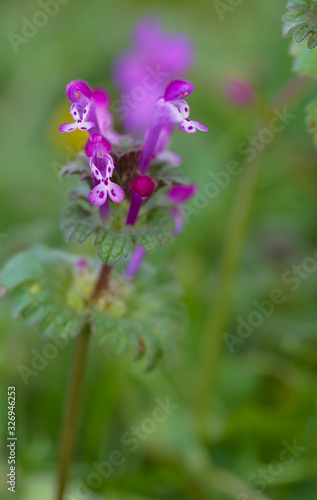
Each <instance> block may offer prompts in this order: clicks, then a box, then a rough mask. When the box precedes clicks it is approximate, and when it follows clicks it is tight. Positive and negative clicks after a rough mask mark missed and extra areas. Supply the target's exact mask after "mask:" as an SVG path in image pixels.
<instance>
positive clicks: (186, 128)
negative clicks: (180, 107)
mask: <svg viewBox="0 0 317 500" xmlns="http://www.w3.org/2000/svg"><path fill="white" fill-rule="evenodd" d="M179 129H180V130H182V131H183V132H187V134H195V133H196V127H195V126H194V124H193V122H192V121H191V120H190V119H189V118H185V120H184V121H183V122H182V123H181V124H180V126H179Z"/></svg>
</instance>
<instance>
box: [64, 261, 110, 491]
mask: <svg viewBox="0 0 317 500" xmlns="http://www.w3.org/2000/svg"><path fill="white" fill-rule="evenodd" d="M110 273H111V267H110V266H108V265H106V264H103V266H102V268H101V271H100V274H99V277H98V280H97V282H96V285H95V288H94V291H93V293H92V296H91V299H92V300H96V299H98V297H99V296H100V294H101V293H102V292H103V291H104V290H106V289H107V288H108V285H109V276H110ZM90 336H91V329H90V325H89V324H86V325H85V326H84V328H83V329H82V331H81V332H80V334H79V336H78V339H77V345H76V350H75V356H74V362H73V366H72V373H71V380H70V386H69V392H68V398H67V404H66V411H65V417H64V423H63V428H62V434H61V450H60V459H59V470H58V482H57V484H58V486H57V497H56V499H57V500H63V498H64V494H65V490H66V486H67V481H68V477H69V472H70V467H71V462H72V458H73V453H74V444H75V437H76V430H77V424H78V416H79V407H80V399H81V394H82V390H83V382H84V373H85V365H86V359H87V353H88V343H89V339H90Z"/></svg>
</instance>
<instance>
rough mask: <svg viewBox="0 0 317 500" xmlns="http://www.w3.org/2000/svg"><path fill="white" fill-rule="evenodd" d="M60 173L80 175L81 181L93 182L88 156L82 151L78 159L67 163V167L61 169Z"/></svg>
mask: <svg viewBox="0 0 317 500" xmlns="http://www.w3.org/2000/svg"><path fill="white" fill-rule="evenodd" d="M60 175H62V176H70V175H79V180H80V181H88V182H89V184H91V185H92V184H93V181H92V176H91V172H90V168H89V165H88V161H87V157H86V155H85V154H84V153H80V154H79V155H78V158H77V159H76V161H73V162H71V163H68V164H67V165H65V167H64V168H63V169H62V170H61V172H60Z"/></svg>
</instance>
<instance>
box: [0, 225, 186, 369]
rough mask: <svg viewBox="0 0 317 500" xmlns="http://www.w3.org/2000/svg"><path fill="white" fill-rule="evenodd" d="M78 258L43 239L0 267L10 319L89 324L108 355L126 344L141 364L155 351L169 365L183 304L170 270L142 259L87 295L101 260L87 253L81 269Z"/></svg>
mask: <svg viewBox="0 0 317 500" xmlns="http://www.w3.org/2000/svg"><path fill="white" fill-rule="evenodd" d="M107 237H109V233H107V234H104V238H107ZM100 244H101V242H100ZM116 245H119V243H118V242H117V243H116V242H115V241H114V240H113V241H112V244H111V245H110V247H111V248H112V250H111V251H110V254H111V255H112V252H114V255H116V257H115V258H118V255H119V253H120V252H122V251H123V249H124V247H125V244H120V245H119V247H120V250H116V251H114V248H116ZM106 246H108V243H107V245H106ZM107 252H108V253H109V251H108V250H107ZM112 258H113V257H112ZM77 262H78V257H76V256H70V255H68V254H65V253H64V252H60V251H57V250H53V249H50V248H47V247H45V246H43V245H37V246H35V247H33V248H31V249H30V250H27V251H25V252H22V253H20V254H18V255H16V256H15V257H13V258H12V259H11V260H10V261H9V262H8V263H7V264H6V266H5V267H4V269H3V270H2V271H1V273H0V285H1V286H2V287H4V289H5V295H6V296H7V297H8V299H10V302H11V304H12V309H13V316H14V318H22V319H23V320H24V321H25V322H26V323H27V324H28V325H30V326H38V328H39V330H40V332H41V333H42V334H43V335H46V336H48V335H56V336H62V337H65V336H75V335H76V334H78V333H79V331H80V330H81V329H82V328H83V327H84V326H85V324H87V323H88V324H90V326H91V329H92V332H93V333H94V339H95V340H96V341H97V342H98V343H99V344H101V345H103V346H104V347H105V348H106V351H107V353H108V354H109V355H111V356H121V355H122V354H124V353H125V352H126V351H130V352H131V353H132V356H133V358H134V359H138V358H141V359H142V360H143V366H144V369H145V370H149V369H150V368H153V366H155V364H156V362H157V361H158V360H159V359H160V358H163V359H164V361H165V363H166V364H167V366H171V365H172V364H173V363H174V360H175V356H176V352H177V346H178V343H179V339H180V336H181V333H182V331H183V327H184V307H183V304H182V302H181V300H180V289H179V287H178V286H177V285H176V284H175V282H174V281H173V279H171V276H170V274H169V273H168V272H164V273H162V272H157V271H156V270H154V269H153V268H152V267H150V266H148V265H145V266H144V268H143V269H142V271H141V272H140V273H139V274H138V276H137V277H136V278H135V279H134V280H133V281H127V280H125V279H124V278H123V277H121V276H120V274H118V273H114V272H113V273H112V274H111V275H110V283H109V287H108V289H107V290H105V291H104V293H103V294H101V295H100V296H99V297H98V299H92V292H93V290H94V287H95V283H96V279H97V275H98V273H99V272H100V269H99V267H100V264H99V262H98V260H97V259H94V260H91V259H89V260H88V261H87V266H86V268H85V271H84V272H83V271H81V270H78V267H77V266H76V264H77Z"/></svg>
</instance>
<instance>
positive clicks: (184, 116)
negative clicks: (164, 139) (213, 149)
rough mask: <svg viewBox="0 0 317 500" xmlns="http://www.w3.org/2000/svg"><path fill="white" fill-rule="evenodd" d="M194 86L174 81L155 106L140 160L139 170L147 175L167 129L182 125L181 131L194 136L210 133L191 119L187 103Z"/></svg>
mask: <svg viewBox="0 0 317 500" xmlns="http://www.w3.org/2000/svg"><path fill="white" fill-rule="evenodd" d="M194 89H195V87H194V85H193V84H192V83H191V82H189V81H187V80H174V81H172V82H171V83H170V84H169V85H168V86H167V87H166V89H165V93H164V95H163V96H162V97H160V98H159V99H158V100H157V101H156V104H155V107H154V112H153V115H152V121H151V126H150V128H149V130H148V132H147V134H146V141H145V144H144V148H143V152H142V155H141V159H140V165H139V170H140V172H141V173H142V174H144V173H146V171H147V169H148V167H149V165H150V163H151V160H152V158H153V156H154V155H155V152H156V150H157V144H158V142H159V140H160V135H161V132H162V130H163V129H164V128H166V127H171V126H173V125H176V124H178V123H179V124H180V125H179V128H180V130H182V131H184V132H187V133H188V134H193V133H195V132H196V130H202V131H203V132H208V127H206V125H204V124H203V123H200V122H197V121H195V120H190V119H189V111H190V109H189V105H188V103H187V102H186V101H185V98H186V97H188V96H189V95H190V94H191V93H192V92H193V90H194Z"/></svg>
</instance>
